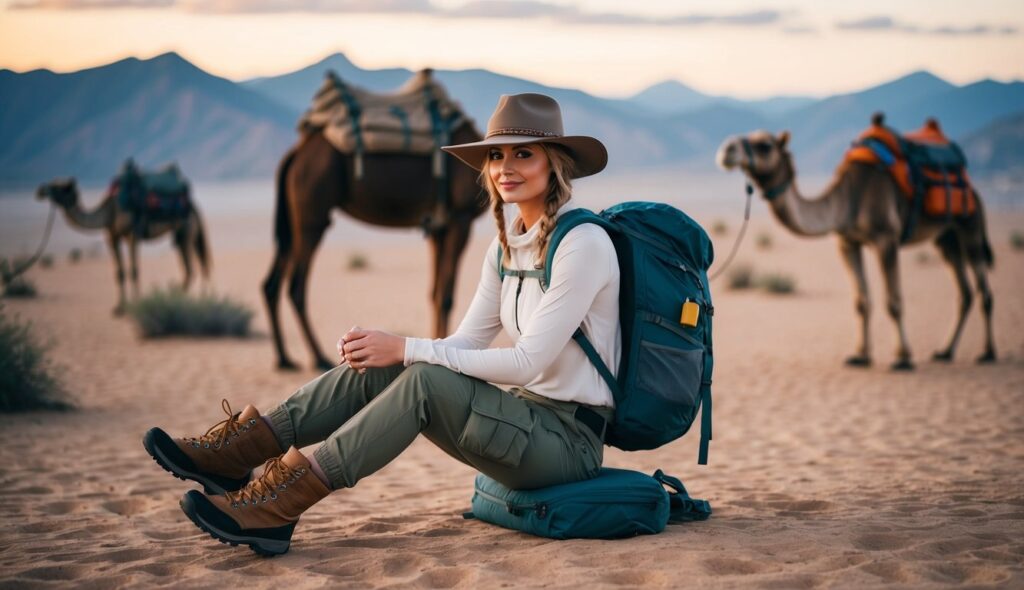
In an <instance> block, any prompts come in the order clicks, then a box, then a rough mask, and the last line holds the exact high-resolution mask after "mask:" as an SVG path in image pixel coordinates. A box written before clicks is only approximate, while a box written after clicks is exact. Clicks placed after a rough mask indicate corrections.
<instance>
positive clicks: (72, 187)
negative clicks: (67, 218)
mask: <svg viewBox="0 0 1024 590" xmlns="http://www.w3.org/2000/svg"><path fill="white" fill-rule="evenodd" d="M36 199H39V200H40V201H42V200H45V199H50V200H51V201H53V202H54V203H56V204H57V205H59V206H60V207H63V208H64V209H69V208H71V207H74V206H75V205H77V204H78V185H77V184H76V183H75V179H74V178H57V179H55V180H52V181H50V182H46V183H43V184H41V185H39V188H38V189H36Z"/></svg>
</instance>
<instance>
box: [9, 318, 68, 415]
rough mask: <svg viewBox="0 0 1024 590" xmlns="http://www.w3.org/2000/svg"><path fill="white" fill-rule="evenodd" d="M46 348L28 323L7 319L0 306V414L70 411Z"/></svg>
mask: <svg viewBox="0 0 1024 590" xmlns="http://www.w3.org/2000/svg"><path fill="white" fill-rule="evenodd" d="M48 348H49V346H48V345H43V344H40V343H39V342H38V341H37V340H36V339H35V337H34V336H33V335H32V331H31V326H30V325H29V324H27V323H24V324H23V323H20V322H18V321H17V320H15V319H13V318H10V317H8V316H7V314H6V313H5V312H4V308H3V306H0V412H19V411H27V410H66V409H70V407H71V406H70V405H69V404H68V403H67V402H66V401H64V396H65V394H64V390H63V388H61V386H60V384H59V383H58V382H57V380H56V379H55V378H54V377H53V373H54V372H55V368H54V367H53V366H52V365H51V363H50V361H49V359H47V358H46V352H47V349H48Z"/></svg>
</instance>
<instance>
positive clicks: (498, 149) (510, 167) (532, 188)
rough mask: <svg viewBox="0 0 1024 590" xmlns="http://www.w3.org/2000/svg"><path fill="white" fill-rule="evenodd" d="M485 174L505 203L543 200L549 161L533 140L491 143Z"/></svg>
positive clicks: (549, 171) (549, 167) (548, 173)
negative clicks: (513, 143) (507, 143)
mask: <svg viewBox="0 0 1024 590" xmlns="http://www.w3.org/2000/svg"><path fill="white" fill-rule="evenodd" d="M487 173H488V174H489V175H490V177H491V182H493V183H494V186H495V187H497V189H498V194H499V195H500V196H501V199H502V200H503V201H505V202H506V203H517V204H520V205H522V204H523V203H532V202H534V200H535V199H539V200H540V202H543V201H544V197H545V196H546V195H547V191H548V179H549V178H550V176H551V161H550V160H549V159H548V155H547V154H546V153H545V152H544V150H542V149H541V148H540V146H538V145H537V144H535V143H530V144H525V145H503V146H495V147H493V148H491V150H490V152H488V155H487Z"/></svg>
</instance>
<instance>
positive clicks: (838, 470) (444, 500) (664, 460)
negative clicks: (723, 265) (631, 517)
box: [0, 211, 1024, 588]
mask: <svg viewBox="0 0 1024 590" xmlns="http://www.w3.org/2000/svg"><path fill="white" fill-rule="evenodd" d="M695 216H696V217H697V218H698V219H700V220H701V221H702V222H704V223H705V225H706V226H710V223H711V221H712V217H711V216H709V215H703V216H702V215H701V214H700V212H699V211H697V212H695ZM264 217H265V216H264ZM264 217H260V216H256V217H247V216H235V215H230V214H227V213H222V214H214V215H208V216H207V222H208V224H209V228H210V232H211V235H213V236H214V247H213V251H214V259H215V268H214V274H213V277H212V280H211V282H210V283H211V286H212V287H213V288H214V289H215V290H216V291H217V292H218V293H224V294H227V295H230V296H232V297H234V298H236V299H240V300H242V301H244V302H246V303H247V304H248V305H250V306H251V307H252V309H253V310H254V311H255V312H256V316H255V318H254V329H255V331H256V332H257V334H256V336H254V337H253V338H250V339H246V340H237V339H224V340H190V339H168V340H157V341H144V340H142V339H140V338H139V337H138V336H137V334H136V332H135V329H134V327H133V325H132V324H131V322H130V321H129V320H128V319H124V318H114V317H112V316H111V313H110V312H111V308H112V307H113V304H114V300H115V291H114V284H113V280H112V275H113V271H112V266H111V263H110V261H109V260H108V258H107V256H106V254H105V252H104V253H103V254H101V255H97V256H92V257H90V256H86V257H85V258H84V259H83V260H82V261H81V262H79V263H77V264H72V263H70V262H69V261H68V260H67V257H66V256H64V255H59V256H58V257H57V259H56V262H55V264H54V266H53V268H50V269H35V270H33V271H32V273H31V279H32V280H33V281H34V282H35V283H36V285H37V287H38V289H39V292H40V296H39V297H38V298H36V299H30V300H6V301H5V302H4V305H5V306H6V308H7V312H8V313H13V314H16V315H18V316H20V317H21V318H23V319H30V320H31V321H32V322H33V325H34V327H35V330H36V332H37V333H38V334H39V335H40V336H41V337H42V338H43V339H52V341H53V348H52V351H51V354H52V357H53V359H54V361H55V362H56V363H57V364H59V366H60V367H61V370H60V378H61V380H62V382H63V383H64V384H65V386H66V388H67V390H68V391H69V392H70V394H71V399H72V401H73V402H74V403H75V404H77V406H78V408H79V409H78V410H77V411H74V412H69V413H63V414H61V413H57V414H53V413H38V412H37V413H29V414H22V415H4V416H0V587H4V588H8V587H9V588H14V587H19V588H20V587H26V586H30V587H61V588H64V587H76V588H120V587H133V588H134V587H149V586H167V587H195V588H223V587H256V588H280V587H288V588H314V587H343V586H344V587H353V588H384V587H431V588H496V587H538V586H545V587H552V588H577V587H588V588H612V587H652V588H679V587H686V588H692V587H708V588H737V587H739V588H817V587H847V588H870V587H879V586H887V587H888V586H893V587H909V588H917V587H941V586H956V587H964V586H966V587H1003V588H1013V587H1016V588H1021V587H1024V567H1022V563H1024V410H1022V408H1024V403H1022V402H1024V336H1022V334H1024V289H1022V285H1024V252H1020V251H1014V250H1012V249H1011V248H1010V245H1009V240H1008V235H1009V233H1010V231H1011V230H1013V229H1018V228H1021V227H1024V215H1022V214H1020V213H1019V212H1018V213H1008V214H1003V213H994V214H991V215H990V226H991V227H990V233H991V241H992V244H993V248H994V250H995V255H996V268H995V272H994V274H993V275H992V282H993V286H994V291H995V294H996V311H995V314H996V315H995V317H996V322H995V323H996V344H997V351H998V353H999V361H998V362H997V363H996V364H994V365H989V366H979V365H976V364H975V363H974V362H973V359H974V357H975V356H977V355H978V354H980V353H981V347H982V344H981V334H982V330H981V319H980V315H979V314H978V312H977V309H978V308H977V305H976V306H975V309H974V310H973V311H972V315H971V317H970V319H969V321H968V323H967V327H966V330H965V333H964V337H963V340H962V343H961V347H960V350H959V353H958V355H957V358H956V360H955V361H954V362H953V363H951V364H936V363H933V362H931V361H930V360H928V359H929V357H930V356H931V352H932V351H933V350H935V349H938V348H939V347H941V346H942V345H944V343H945V339H946V337H947V334H948V330H949V329H950V326H951V322H952V319H953V313H954V309H955V308H956V295H955V292H954V287H953V283H952V281H951V278H950V275H949V272H948V270H947V269H946V267H945V266H944V265H943V264H942V263H941V262H940V261H939V259H938V255H937V253H936V251H935V250H934V249H931V248H930V247H928V246H924V247H915V248H912V249H907V250H905V251H904V252H903V254H902V258H901V261H902V265H903V277H904V285H905V287H904V292H905V297H906V306H907V312H906V316H907V320H906V325H907V330H908V333H909V337H910V339H911V344H912V346H913V352H914V357H915V360H916V361H917V370H916V371H914V372H912V373H899V374H897V373H893V372H891V371H890V370H889V369H888V364H889V362H891V360H892V356H893V352H892V351H893V349H894V337H893V334H892V329H891V323H890V322H889V320H888V318H887V317H886V315H885V313H884V303H883V301H884V299H883V294H882V289H881V282H880V278H879V274H878V267H877V263H876V261H875V260H874V258H873V257H871V258H869V259H868V260H869V264H868V266H869V270H870V273H871V274H870V280H871V281H872V292H873V294H874V297H875V299H874V300H875V314H874V317H873V319H872V328H873V331H874V351H875V366H874V367H872V368H868V369H849V368H846V367H844V366H843V364H842V361H843V359H844V358H845V356H846V355H848V354H851V353H852V352H853V349H854V345H855V341H856V334H855V329H856V319H855V317H854V312H853V303H852V295H851V289H850V284H849V281H848V279H847V277H846V275H845V272H844V270H843V269H842V266H841V264H840V261H839V255H838V253H837V251H836V246H835V242H834V240H832V239H829V238H822V239H816V240H802V239H798V238H795V237H793V236H791V235H789V234H788V233H786V232H785V231H784V230H783V229H782V228H781V227H780V226H778V225H777V224H776V223H775V222H774V221H773V220H772V219H770V218H767V217H766V216H763V215H762V216H759V217H757V218H756V219H755V220H754V222H753V225H752V229H751V230H750V234H749V235H748V238H747V241H746V242H745V243H744V245H743V247H742V250H741V254H740V256H739V260H740V261H741V262H746V263H749V264H752V265H753V266H754V268H755V269H756V270H757V271H759V272H767V271H777V272H781V273H785V274H788V275H791V276H792V277H794V278H795V279H796V281H797V292H796V293H795V294H793V295H788V296H772V295H768V294H765V293H763V292H759V291H730V290H728V289H727V288H726V284H725V283H726V281H725V279H724V278H723V279H720V280H719V281H717V282H716V283H715V284H714V290H715V306H716V315H715V345H716V366H715V385H714V396H715V405H714V408H715V412H714V418H715V426H714V435H715V436H714V440H713V442H712V445H711V454H710V464H709V465H707V466H698V465H697V464H696V457H697V438H698V435H697V434H696V432H693V433H691V434H689V435H688V436H686V437H685V438H684V439H682V440H681V441H678V442H676V443H673V444H670V445H668V446H666V447H664V448H662V449H659V450H657V451H651V452H640V453H623V452H619V451H616V450H613V449H609V450H608V451H607V453H606V458H605V462H606V464H607V465H609V466H617V467H627V468H633V469H638V470H642V471H647V472H652V471H653V470H654V469H656V468H662V469H664V470H665V471H666V472H668V473H670V474H674V475H676V476H678V477H680V478H682V479H683V481H684V482H685V483H686V485H687V486H688V488H689V489H690V492H691V493H692V495H694V496H695V497H699V498H706V499H708V500H709V501H710V502H711V504H712V506H713V509H714V515H713V516H712V517H711V519H710V520H708V521H706V522H699V523H692V524H686V525H671V526H669V528H668V529H667V530H666V531H665V532H664V533H663V534H660V535H656V536H648V537H638V538H633V539H626V540H617V541H561V542H556V541H551V540H547V539H542V538H536V537H531V536H528V535H525V534H522V533H518V532H514V531H508V530H504V529H500V528H497V527H494V526H491V525H488V524H485V523H482V522H479V521H475V520H464V519H463V518H462V513H463V511H465V510H468V509H469V502H470V497H471V495H472V490H473V477H474V472H473V471H472V470H471V469H470V468H468V467H466V466H463V465H461V464H459V463H457V462H455V461H454V460H452V459H450V458H449V457H448V456H446V455H444V454H443V453H442V452H441V451H440V450H438V449H436V448H435V447H433V446H432V445H431V444H430V443H429V442H428V441H426V440H425V439H419V440H417V442H416V443H414V444H413V446H412V447H411V448H410V449H409V450H408V451H407V452H406V453H405V454H404V455H403V456H401V457H400V458H399V459H398V460H396V461H395V462H393V463H392V464H390V465H389V466H388V467H386V468H385V469H384V470H382V471H381V472H379V473H378V474H376V475H374V476H373V477H370V478H367V479H366V480H364V481H362V482H361V483H360V484H359V485H358V486H357V487H355V488H354V489H351V490H343V491H340V492H337V493H335V494H333V495H332V496H331V497H330V498H328V499H327V500H325V501H323V502H321V503H320V504H318V505H317V506H315V507H314V508H313V509H312V510H311V511H309V512H308V513H307V515H306V516H304V517H303V519H302V522H301V523H300V525H299V527H298V529H297V530H296V534H295V537H294V539H293V543H292V547H291V551H290V552H289V553H288V554H286V555H284V556H280V557H276V558H272V559H265V558H260V557H258V556H256V555H255V554H253V553H252V552H251V551H249V550H248V549H247V548H244V547H230V546H227V545H222V544H220V543H217V542H216V541H214V540H212V539H210V538H209V537H208V536H207V535H205V534H204V533H201V532H200V531H199V530H198V529H196V527H195V526H193V525H192V523H191V522H189V521H188V520H187V519H186V518H185V516H184V515H183V514H182V513H181V510H180V509H179V507H178V499H179V498H180V497H181V495H182V494H183V493H184V492H185V491H187V490H188V489H190V488H192V487H193V485H192V484H190V483H186V482H182V481H179V480H177V479H174V478H172V477H171V476H170V475H169V474H167V473H166V472H165V471H163V470H162V469H160V468H159V467H158V466H157V465H156V464H155V463H154V462H153V461H152V460H151V459H150V458H149V456H148V455H147V454H146V453H145V451H144V450H143V448H142V445H141V438H142V435H143V433H144V432H145V431H146V430H147V429H148V428H150V427H151V426H161V427H163V428H165V429H166V430H168V431H169V432H171V433H172V434H175V435H197V434H200V433H202V432H203V431H205V429H206V428H208V427H209V426H211V425H212V424H214V423H215V422H217V421H219V420H221V419H222V418H223V415H222V414H221V410H220V400H221V398H228V399H229V400H230V401H231V402H232V404H233V405H234V406H235V408H237V409H240V408H242V407H243V406H244V405H245V404H246V403H253V404H255V405H256V406H257V407H259V408H261V409H269V408H270V407H271V406H272V405H274V404H276V403H277V402H278V401H279V400H281V399H282V398H284V397H285V396H287V395H288V394H289V393H290V392H291V391H293V390H294V389H296V388H297V387H298V386H300V385H301V384H302V383H304V382H305V381H307V380H309V379H311V378H313V377H314V376H315V373H314V372H312V371H310V370H308V369H306V370H303V371H299V372H278V371H276V370H274V368H273V362H274V356H273V352H272V346H271V342H270V340H269V338H268V327H267V322H266V319H265V315H264V313H263V308H262V301H261V299H260V294H259V283H260V281H261V280H262V276H263V273H264V271H265V270H266V267H267V265H268V264H269V260H270V254H271V250H270V243H269V240H268V239H266V236H268V234H269V227H270V224H269V220H268V219H265V218H264ZM729 222H730V224H731V225H732V227H731V231H730V232H729V233H727V234H726V235H724V236H715V241H716V246H717V249H718V250H719V255H720V256H721V257H723V258H724V255H725V253H726V252H727V250H728V247H729V246H730V245H731V243H732V239H733V238H734V236H735V231H736V225H737V224H736V222H735V220H733V219H731V218H730V219H729ZM482 227H483V230H482V231H479V232H478V233H477V234H476V236H475V237H474V239H473V241H472V243H471V245H470V248H469V250H468V253H467V255H466V258H465V260H464V263H463V266H462V273H461V275H460V278H459V288H458V295H457V303H456V311H455V317H456V318H459V317H461V315H462V314H463V313H464V311H465V308H466V306H467V305H468V303H469V299H470V297H471V295H472V292H473V289H474V287H475V283H476V280H477V278H478V272H479V268H480V264H481V260H482V257H483V256H484V255H485V254H486V253H485V252H484V249H485V246H486V244H487V242H488V240H489V236H490V235H491V234H490V233H489V226H487V225H486V224H484V225H483V226H482ZM759 233H768V234H770V235H771V237H772V241H773V245H772V247H771V248H770V249H758V248H757V246H756V242H755V237H756V236H757V235H758V234H759ZM234 237H237V238H238V240H237V244H235V241H236V240H235V239H234ZM233 244H234V245H233ZM356 250H358V251H360V252H362V253H364V254H366V256H367V258H368V261H369V267H368V268H367V269H365V270H361V271H356V270H350V269H348V268H347V265H346V261H347V260H348V257H349V256H350V255H351V254H352V252H354V251H356ZM146 252H147V254H146V256H144V258H143V268H142V274H143V282H144V284H145V285H154V284H157V285H164V284H166V283H167V282H168V281H171V280H175V279H176V278H177V277H178V275H179V271H178V266H177V264H178V263H177V259H176V258H175V256H174V254H173V252H172V251H171V249H170V247H169V246H167V245H163V246H160V247H157V246H151V247H148V249H147V250H146ZM427 290H428V282H427V260H426V252H425V248H424V243H423V241H422V240H421V239H420V237H419V236H418V235H417V234H416V233H415V232H408V233H404V234H395V235H391V234H389V235H388V236H386V239H385V238H382V239H379V240H375V241H371V242H368V243H367V244H366V245H361V246H360V245H351V244H349V245H345V246H339V245H337V244H336V243H328V244H327V245H326V246H325V247H324V248H323V249H322V250H321V252H320V254H319V256H318V258H317V260H316V262H315V268H314V272H313V279H312V283H311V289H310V293H311V317H312V318H313V319H314V321H315V325H316V328H317V330H318V336H319V338H320V340H321V342H322V346H323V347H324V349H325V350H328V351H330V350H332V348H333V342H334V341H335V340H336V338H337V337H338V335H340V334H341V333H343V331H345V330H346V329H347V328H349V327H350V326H352V325H353V324H360V325H362V326H365V327H379V328H383V329H387V330H393V331H396V332H399V333H403V334H409V335H416V336H426V335H428V334H429V329H430V321H429V320H430V318H429V314H428V306H427V299H426V293H427ZM283 315H284V318H285V326H286V337H287V342H288V345H289V350H290V352H291V355H292V356H293V358H294V359H295V360H297V361H300V362H301V363H302V364H303V365H304V366H306V367H308V366H309V363H310V360H309V355H308V353H307V352H306V350H305V349H304V346H303V344H302V341H301V339H300V338H299V334H298V330H297V327H296V324H295V322H294V318H293V315H292V313H291V310H290V309H289V308H287V307H284V308H283Z"/></svg>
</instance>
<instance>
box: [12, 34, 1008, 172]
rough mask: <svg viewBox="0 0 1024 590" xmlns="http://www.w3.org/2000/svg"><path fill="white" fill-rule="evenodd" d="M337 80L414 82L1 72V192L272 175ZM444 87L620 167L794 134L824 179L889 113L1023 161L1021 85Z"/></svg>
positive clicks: (161, 71) (320, 71)
mask: <svg viewBox="0 0 1024 590" xmlns="http://www.w3.org/2000/svg"><path fill="white" fill-rule="evenodd" d="M328 70H334V71H335V72H337V73H338V74H339V75H340V76H341V77H342V78H343V79H345V80H347V81H349V82H351V83H353V84H357V85H359V86H363V87H365V88H368V89H371V90H375V91H378V92H382V91H387V90H390V89H393V88H396V87H398V86H400V85H401V84H402V83H404V82H405V81H406V80H407V79H408V77H409V76H411V75H412V72H411V71H410V70H407V69H404V68H390V69H382V70H364V69H362V68H360V67H358V66H357V65H355V64H353V63H352V62H351V61H350V60H348V59H347V58H346V57H345V56H344V55H342V54H340V53H336V54H333V55H330V56H328V57H326V58H325V59H323V60H321V61H319V62H317V63H315V64H313V65H310V66H308V67H305V68H302V69H300V70H297V71H295V72H291V73H287V74H283V75H280V76H273V77H265V78H257V79H253V80H248V81H245V82H240V83H236V82H232V81H230V80H226V79H223V78H219V77H217V76H213V75H211V74H209V73H207V72H204V71H203V70H201V69H199V68H198V67H196V66H194V65H192V64H191V63H189V62H188V61H186V60H184V59H183V58H181V56H179V55H177V54H174V53H168V54H164V55H161V56H158V57H156V58H153V59H148V60H138V59H134V58H130V59H125V60H121V61H118V62H115V63H112V64H109V65H106V66H102V67H98V68H91V69H87V70H82V71H79V72H74V73H70V74H56V73H53V72H50V71H47V70H36V71H32V72H25V73H16V72H12V71H9V70H0V96H3V109H0V137H3V138H4V142H3V143H2V144H0V182H3V183H6V184H10V183H36V182H40V181H41V180H43V179H46V178H49V177H52V176H56V175H77V176H79V177H80V178H83V179H90V180H102V179H106V178H108V177H109V176H110V175H111V174H113V172H114V171H115V170H116V169H117V167H118V166H119V165H120V163H121V162H122V161H123V160H124V158H126V157H128V156H132V157H134V158H135V159H136V160H138V161H139V162H141V163H142V164H143V165H149V166H153V165H157V164H161V163H163V162H166V161H171V160H177V161H178V162H179V164H180V165H181V167H182V169H183V170H184V171H185V173H186V174H187V175H189V176H190V177H192V178H237V177H254V176H255V177H268V176H271V175H272V174H273V173H274V170H275V169H276V166H277V163H278V161H279V159H280V157H281V155H282V154H283V153H284V152H285V150H286V149H287V148H288V146H289V145H291V144H292V143H293V142H294V140H295V138H296V134H295V131H294V129H295V123H296V121H297V120H298V118H299V116H300V115H301V114H302V112H303V111H304V110H305V109H306V108H307V107H308V105H309V104H310V101H311V99H312V96H313V94H314V93H315V92H316V90H317V89H318V88H319V87H320V85H321V84H322V82H323V78H324V75H325V73H326V72H327V71H328ZM435 75H436V76H437V78H438V79H439V80H440V81H441V82H442V83H443V84H444V85H445V86H446V87H447V89H448V91H449V93H450V94H451V95H452V96H453V97H454V98H455V99H457V100H458V101H460V102H461V103H462V105H463V106H464V108H465V109H466V111H467V113H468V114H469V115H470V116H471V117H472V118H473V119H474V120H475V121H476V124H477V127H478V128H479V129H481V130H483V129H484V128H485V127H486V123H487V118H488V117H489V116H490V114H491V110H492V109H493V108H494V104H495V103H496V101H497V99H498V96H500V95H501V94H511V93H519V92H542V93H544V94H548V95H551V96H553V97H555V98H556V99H557V100H558V101H559V103H561V105H562V107H563V113H564V117H565V123H566V128H567V129H568V130H569V131H570V132H571V133H579V134H588V135H594V136H596V137H599V138H601V140H602V141H604V142H605V144H606V145H607V146H608V148H609V152H610V164H609V167H610V168H612V169H615V168H620V169H624V168H631V169H639V168H642V167H644V166H648V165H657V166H665V165H674V164H679V165H685V166H687V167H689V168H705V169H711V168H712V167H713V157H714V152H715V150H716V148H717V147H718V145H719V144H720V143H721V142H722V140H723V139H725V138H726V137H727V136H729V135H732V134H736V133H743V132H747V131H750V130H753V129H768V130H771V131H773V132H778V131H781V130H782V129H788V130H790V131H791V132H792V135H793V140H792V144H791V145H792V149H793V151H794V154H795V156H796V160H797V166H798V167H799V169H800V171H801V172H810V173H820V172H826V171H830V170H832V169H833V168H834V167H835V166H836V164H837V163H838V162H839V159H840V158H841V157H842V154H843V151H844V150H845V149H846V148H847V146H848V145H849V143H850V141H851V140H852V139H853V138H854V137H856V135H857V134H858V133H859V132H860V131H861V130H862V129H864V128H865V127H866V126H867V125H868V122H869V119H870V116H871V114H872V113H873V112H875V111H879V110H882V111H885V113H886V115H887V121H888V122H889V124H890V125H892V126H894V127H896V128H897V129H904V130H906V129H910V128H916V127H918V126H919V125H920V124H921V122H922V121H923V120H924V118H925V117H927V116H937V117H939V119H940V121H941V123H942V125H943V128H944V129H945V130H946V131H947V133H948V134H949V135H950V136H951V137H953V138H954V139H958V140H960V139H965V138H970V139H971V141H973V142H976V145H977V146H979V147H978V148H977V149H978V150H982V147H980V146H984V145H986V142H989V143H991V142H996V141H999V142H1004V143H1005V145H1007V146H1008V147H1007V149H1006V150H1001V153H1004V154H1005V155H1001V156H999V158H995V159H993V160H992V161H991V163H990V164H985V165H984V167H982V168H980V169H979V170H978V172H979V173H982V174H998V173H999V172H1000V171H1001V170H1005V169H1007V167H1012V166H1013V165H1014V162H1016V161H1017V160H1018V159H1020V158H1018V154H1024V152H1022V151H1020V147H1019V146H1020V142H1019V141H1018V140H1020V138H1021V137H1022V136H1024V131H1022V130H1021V128H1020V125H1018V124H1016V122H1017V121H1019V119H1018V118H1014V116H1015V115H1022V114H1024V83H1021V82H1011V83H1001V82H996V81H992V80H983V81H980V82H977V83H974V84H969V85H966V86H956V85H953V84H950V83H949V82H946V81H945V80H942V79H941V78H938V77H937V76H935V75H933V74H931V73H929V72H914V73H912V74H909V75H907V76H903V77H900V78H898V79H896V80H892V81H890V82H887V83H885V84H881V85H878V86H875V87H872V88H868V89H865V90H862V91H860V92H854V93H848V94H843V95H836V96H830V97H826V98H823V99H820V100H815V99H810V98H807V97H776V98H769V99H765V100H758V101H743V100H738V99H733V98H730V97H721V96H711V95H706V94H703V93H701V92H699V91H697V90H695V89H692V88H689V87H687V86H685V85H683V84H682V83H679V82H671V81H669V82H662V83H659V84H656V85H654V86H652V87H650V88H648V89H646V90H645V91H643V92H641V93H639V94H637V95H636V96H634V97H631V98H628V99H609V98H601V97H597V96H593V95H590V94H587V93H585V92H582V91H579V90H575V89H569V88H557V87H552V86H545V85H542V84H538V83H536V82H533V81H530V80H524V79H521V78H515V77H512V76H505V75H501V74H497V73H494V72H491V71H488V70H482V69H470V70H457V71H456V70H437V71H436V72H435ZM996 138H998V139H996ZM1000 145H1003V144H1000ZM1015 158H1017V159H1015ZM972 171H973V168H972Z"/></svg>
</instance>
